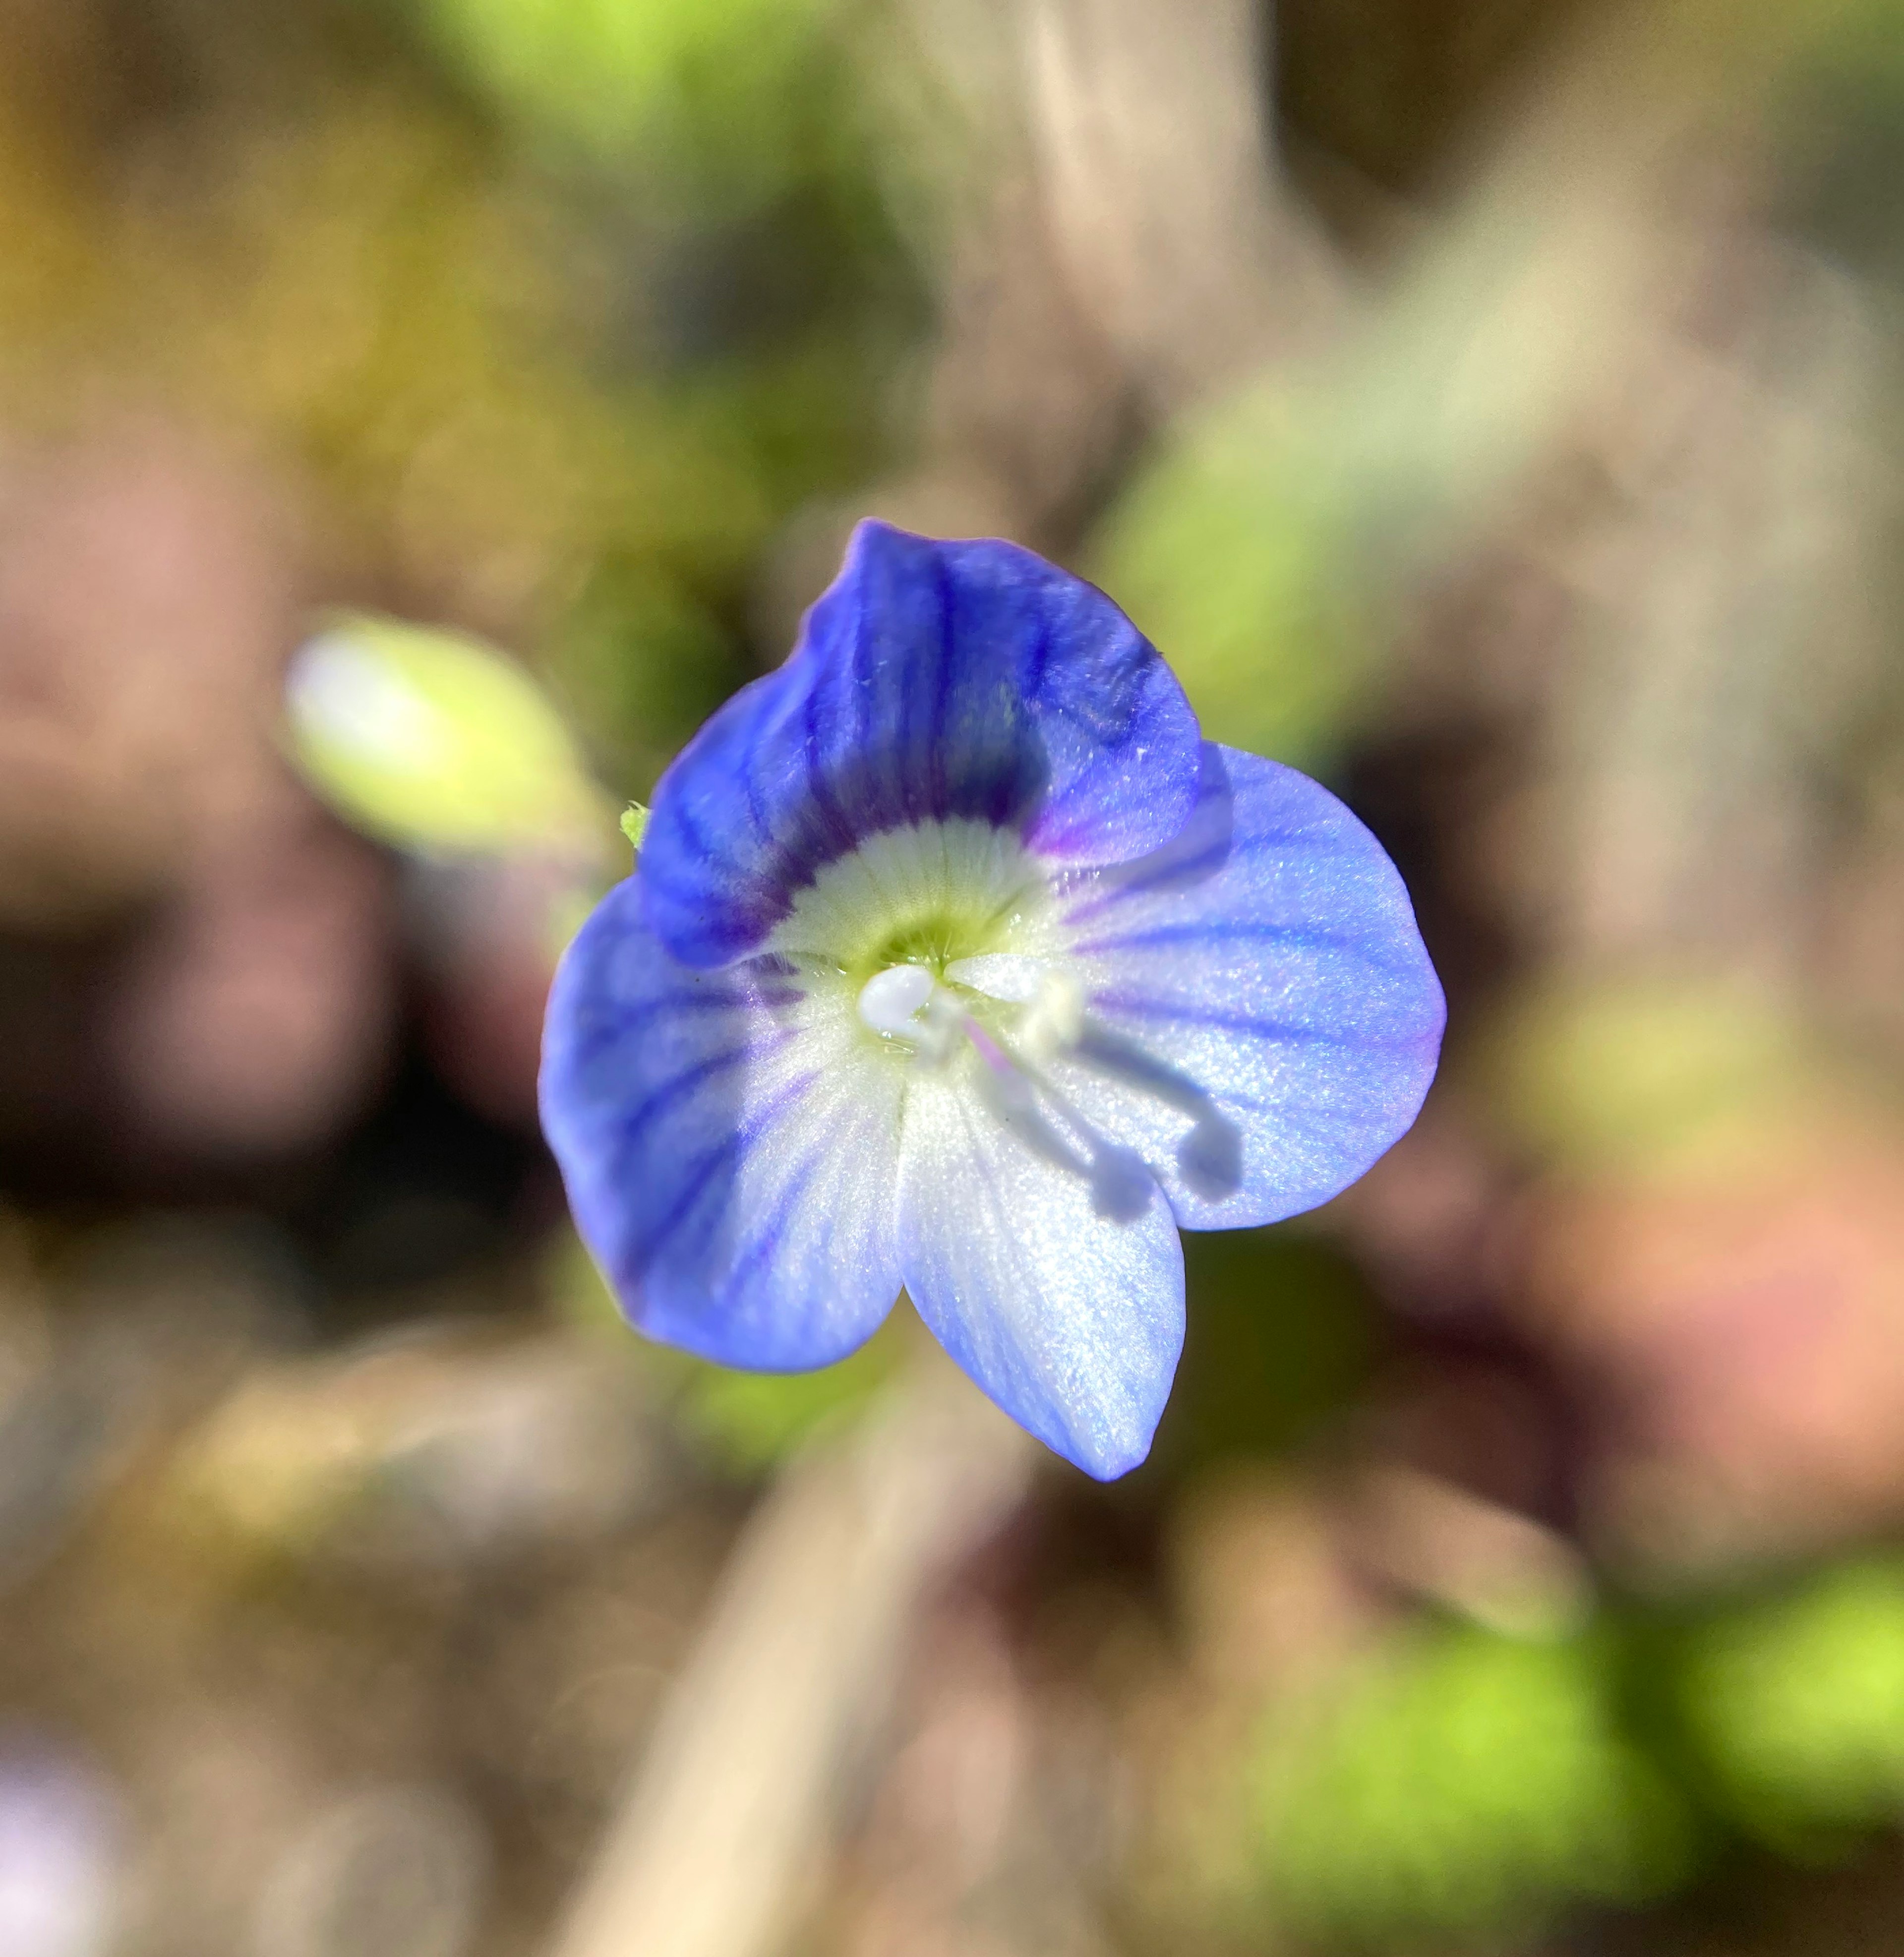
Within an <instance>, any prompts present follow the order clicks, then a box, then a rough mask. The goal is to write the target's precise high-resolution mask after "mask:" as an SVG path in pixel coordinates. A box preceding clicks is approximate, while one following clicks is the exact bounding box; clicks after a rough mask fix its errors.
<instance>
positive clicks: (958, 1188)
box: [542, 523, 1443, 1479]
mask: <svg viewBox="0 0 1904 1957" xmlns="http://www.w3.org/2000/svg"><path fill="white" fill-rule="evenodd" d="M1442 1019H1443V1006H1442V1000H1441V987H1440V986H1439V985H1438V984H1437V982H1436V979H1435V976H1434V969H1433V968H1432V967H1431V966H1430V964H1429V963H1428V955H1427V953H1425V951H1424V950H1423V949H1422V942H1421V939H1420V937H1419V935H1418V934H1417V932H1416V930H1415V918H1414V914H1413V912H1412V909H1411V908H1410V906H1409V899H1408V893H1407V892H1406V890H1404V889H1403V886H1402V882H1401V879H1400V877H1398V876H1397V875H1396V872H1395V869H1394V867H1393V865H1391V864H1390V862H1389V861H1388V859H1387V857H1386V856H1385V855H1384V854H1383V853H1382V851H1381V847H1380V846H1379V845H1378V844H1377V843H1376V842H1375V840H1374V838H1373V837H1372V836H1370V835H1369V833H1368V831H1367V830H1365V829H1364V828H1363V827H1362V824H1360V823H1358V821H1357V820H1355V817H1353V816H1352V815H1351V814H1349V811H1347V810H1346V808H1343V805H1341V804H1340V803H1339V801H1336V799H1335V798H1334V797H1333V796H1332V795H1330V794H1329V793H1328V792H1327V791H1326V790H1325V789H1321V788H1319V787H1318V786H1317V785H1316V784H1315V783H1314V782H1312V781H1310V780H1308V779H1307V778H1306V777H1305V776H1301V775H1299V774H1297V773H1295V772H1294V771H1293V770H1290V769H1289V768H1286V767H1280V766H1279V765H1278V764H1276V763H1275V762H1273V761H1267V760H1262V759H1260V758H1259V757H1257V756H1256V755H1254V754H1241V753H1238V751H1236V750H1235V749H1234V748H1222V747H1219V746H1217V745H1215V744H1214V743H1213V742H1210V741H1205V740H1204V739H1203V738H1202V735H1201V732H1200V730H1199V729H1198V727H1197V721H1196V718H1195V716H1194V714H1193V713H1191V709H1190V705H1189V703H1188V701H1187V700H1185V699H1184V694H1183V692H1182V690H1181V688H1179V687H1178V684H1177V682H1176V681H1175V678H1174V677H1173V676H1172V674H1171V672H1170V671H1169V668H1168V667H1166V666H1165V664H1164V663H1163V661H1162V659H1160V658H1159V656H1158V655H1157V653H1156V651H1155V650H1154V649H1153V647H1151V646H1150V644H1148V643H1147V642H1146V640H1144V639H1143V637H1142V636H1141V635H1140V634H1139V633H1138V632H1137V630H1136V628H1134V626H1133V625H1132V624H1131V622H1130V621H1129V620H1128V619H1127V618H1125V617H1124V615H1123V614H1122V613H1121V612H1119V611H1118V609H1117V608H1116V606H1115V605H1113V604H1112V602H1110V600H1109V599H1107V598H1106V597H1105V596H1104V595H1103V594H1102V593H1101V592H1099V591H1097V590H1094V589H1093V587H1092V586H1090V585H1088V584H1085V583H1082V582H1081V581H1080V580H1078V579H1077V578H1074V577H1070V576H1067V574H1065V573H1064V572H1063V571H1058V570H1057V569H1055V567H1053V566H1052V565H1050V564H1046V563H1045V562H1044V561H1042V559H1041V558H1037V557H1035V556H1033V555H1032V554H1031V553H1030V552H1029V551H1025V550H1021V549H1019V548H1017V546H1016V545H1011V544H1005V543H995V542H976V543H938V542H932V541H931V540H929V539H925V538H923V537H916V536H908V535H907V534H906V533H904V532H903V531H900V530H892V529H889V528H888V527H887V526H885V525H884V524H881V523H863V524H862V525H861V526H860V527H859V530H858V531H857V532H856V534H855V536H854V538H853V541H852V545H851V548H850V549H849V551H848V553H847V556H846V565H845V567H844V568H843V571H841V573H840V577H839V579H838V580H837V582H836V583H834V584H833V587H832V588H831V590H829V591H828V592H827V593H826V594H825V595H824V596H823V597H822V598H821V599H820V601H819V602H818V604H817V605H814V608H813V610H812V611H811V613H810V614H809V615H808V618H807V621H806V624H805V629H804V630H803V631H802V635H801V638H800V643H799V645H798V646H797V647H795V650H794V652H793V653H792V656H791V657H790V658H789V659H788V660H787V662H786V664H785V665H784V666H782V667H781V668H780V670H779V671H778V672H774V673H772V674H770V675H768V676H767V678H764V679H761V680H757V681H755V682H754V684H752V685H751V686H749V687H748V688H746V689H745V691H742V692H741V693H740V694H737V695H736V696H735V697H734V698H733V699H732V700H729V702H728V703H727V704H726V706H725V707H723V708H722V709H721V710H720V712H719V713H716V715H715V716H713V719H711V720H710V721H709V722H708V723H707V726H705V727H704V728H703V729H701V732H700V733H699V734H698V735H696V736H695V737H694V739H693V740H692V741H691V742H689V744H688V746H687V748H685V750H684V751H682V754H681V755H680V756H679V757H678V759H677V760H675V763H674V764H673V765H672V767H670V768H669V770H668V772H667V773H666V775H664V776H663V778H662V780H661V783H660V786H659V788H658V789H656V794H655V798H654V808H653V817H652V820H651V821H650V825H649V827H648V830H647V836H646V838H645V840H644V844H643V847H642V851H641V857H640V864H639V865H638V867H637V870H636V871H635V874H634V875H633V876H632V877H630V878H629V879H628V880H627V881H626V882H625V883H624V884H621V885H620V886H619V887H618V888H616V889H615V890H612V891H611V892H610V893H609V895H608V896H607V897H606V898H605V899H603V903H602V904H601V906H600V907H599V909H597V910H596V912H595V913H594V915H593V916H592V917H591V918H590V919H589V921H588V922H587V924H586V925H584V927H583V929H582V931H581V934H580V936H579V937H577V940H576V941H575V942H574V944H573V945H572V946H571V948H570V950H569V951H568V956H566V958H565V960H564V961H563V963H562V966H561V971H560V972H559V973H558V975H557V977H556V980H555V989H554V991H553V994H552V996H551V998H550V1001H549V1024H548V1031H547V1035H546V1045H545V1050H544V1057H543V1063H542V1121H543V1124H544V1127H546V1130H547V1131H548V1134H549V1140H550V1143H552V1146H553V1147H554V1149H555V1153H556V1156H557V1158H558V1160H559V1161H560V1162H561V1167H562V1171H563V1174H564V1175H565V1178H566V1180H567V1183H568V1193H569V1200H570V1202H571V1204H572V1206H573V1207H574V1213H575V1217H576V1221H577V1224H578V1225H579V1226H580V1230H581V1232H582V1235H583V1236H584V1238H585V1239H586V1240H587V1242H588V1244H589V1246H590V1249H591V1250H593V1253H594V1254H595V1256H596V1259H597V1260H599V1263H600V1264H601V1266H602V1267H603V1270H604V1271H605V1272H606V1274H607V1276H608V1278H609V1281H610V1282H611V1283H612V1285H613V1287H614V1288H615V1291H616V1293H617V1294H618V1296H619V1297H620V1298H621V1302H622V1304H623V1306H624V1307H625V1310H626V1311H627V1313H628V1317H630V1319H631V1320H632V1321H633V1323H634V1324H635V1325H636V1326H638V1327H639V1328H640V1329H641V1330H642V1331H644V1332H645V1333H648V1334H649V1335H650V1336H652V1337H653V1338H656V1339H663V1340H665V1341H666V1342H668V1343H669V1344H670V1345H679V1346H683V1347H685V1348H687V1349H688V1350H689V1351H690V1352H697V1353H700V1354H701V1355H703V1356H704V1357H705V1358H710V1359H715V1360H719V1361H722V1362H723V1363H724V1364H729V1365H734V1366H744V1367H755V1368H759V1369H762V1370H766V1371H794V1370H798V1369H800V1368H803V1367H813V1366H823V1365H825V1364H827V1363H828V1362H829V1361H833V1360H835V1359H837V1358H840V1357H842V1356H843V1355H844V1354H846V1353H847V1352H851V1351H852V1349H853V1348H855V1347H856V1345H859V1344H860V1342H862V1340H864V1339H865V1338H867V1337H868V1335H869V1334H871V1333H872V1332H873V1331H874V1330H875V1328H876V1327H877V1326H878V1325H879V1323H880V1322H881V1320H883V1319H884V1317H885V1316H886V1314H887V1312H888V1311H889V1310H890V1309H891V1307H892V1305H893V1301H894V1299H895V1298H897V1295H898V1293H899V1291H900V1287H901V1286H902V1285H903V1286H904V1287H905V1288H906V1291H908V1292H909V1294H910V1295H911V1297H912V1301H913V1303H914V1304H915V1305H916V1307H918V1309H919V1314H920V1315H921V1317H923V1318H924V1319H925V1322H926V1323H927V1324H928V1325H929V1326H931V1329H932V1330H933V1331H934V1333H935V1334H936V1335H937V1336H938V1339H939V1340H940V1341H941V1343H942V1344H943V1345H944V1346H945V1348H946V1349H947V1352H950V1354H951V1355H952V1356H953V1358H955V1359H956V1360H957V1361H958V1362H959V1364H960V1365H961V1366H963V1367H964V1368H965V1370H966V1372H967V1373H969V1374H970V1375H971V1376H972V1377H973V1379H974V1380H976V1381H977V1382H978V1383H979V1386H982V1388H983V1389H984V1390H985V1392H986V1393H988V1394H989V1395H990V1396H992V1399H994V1400H995V1401H996V1402H998V1405H1001V1407H1003V1408H1004V1409H1005V1410H1006V1412H1008V1413H1010V1414H1011V1415H1012V1416H1013V1417H1014V1418H1016V1419H1017V1420H1018V1421H1020V1422H1021V1423H1022V1424H1023V1425H1024V1426H1025V1427H1028V1428H1029V1430H1030V1431H1032V1432H1033V1434H1036V1435H1037V1436H1038V1437H1039V1439H1040V1440H1043V1441H1044V1442H1045V1443H1047V1444H1048V1446H1052V1447H1053V1448H1055V1450H1057V1451H1058V1453H1061V1454H1063V1455H1065V1456H1067V1457H1068V1458H1069V1459H1071V1460H1072V1461H1074V1462H1077V1465H1079V1466H1080V1467H1081V1468H1083V1469H1086V1470H1087V1471H1088V1472H1090V1473H1091V1474H1093V1475H1098V1476H1099V1477H1101V1478H1105V1479H1109V1478H1112V1477H1113V1476H1115V1475H1121V1474H1123V1473H1124V1472H1126V1471H1127V1470H1128V1469H1131V1468H1133V1467H1134V1466H1135V1465H1137V1462H1140V1461H1141V1460H1142V1459H1143V1457H1144V1456H1145V1455H1146V1454H1147V1453H1148V1452H1149V1450H1150V1438H1151V1435H1152V1434H1153V1431H1155V1429H1156V1424H1157V1421H1158V1418H1159V1415H1161V1414H1162V1411H1163V1405H1164V1402H1165V1399H1166V1397H1167V1396H1168V1395H1169V1390H1170V1382H1171V1379H1172V1375H1173V1374H1174V1373H1175V1370H1176V1365H1177V1359H1178V1354H1179V1352H1180V1351H1181V1348H1182V1345H1183V1332H1184V1277H1183V1254H1182V1247H1181V1244H1180V1243H1179V1241H1178V1234H1177V1233H1178V1230H1179V1228H1183V1229H1193V1230H1207V1229H1229V1228H1238V1227H1241V1226H1245V1225H1251V1224H1257V1223H1268V1222H1273V1221H1275V1220H1276V1219H1278V1218H1279V1217H1284V1216H1292V1215H1294V1214H1295V1212H1297V1211H1298V1210H1303V1209H1310V1208H1311V1207H1313V1206H1314V1205H1315V1204H1317V1203H1321V1202H1324V1201H1326V1200H1327V1198H1329V1197H1331V1196H1333V1195H1334V1194H1335V1193H1336V1191H1337V1190H1340V1189H1342V1188H1343V1187H1346V1185H1347V1184H1349V1183H1350V1182H1352V1181H1354V1180H1355V1178H1356V1177H1358V1175H1361V1174H1362V1172H1363V1171H1364V1170H1365V1169H1366V1168H1368V1166H1369V1165H1370V1164H1371V1162H1374V1160H1375V1159H1376V1158H1377V1156H1380V1155H1381V1153H1382V1152H1383V1151H1384V1149H1387V1147H1388V1146H1390V1143H1393V1141H1394V1140H1396V1137H1398V1136H1400V1135H1401V1134H1402V1133H1403V1132H1404V1131H1405V1130H1406V1129H1407V1127H1408V1126H1409V1123H1410V1122H1411V1121H1413V1120H1414V1118H1415V1111H1416V1110H1417V1109H1418V1108H1419V1106H1420V1105H1421V1102H1422V1096H1423V1095H1424V1094H1425V1093H1426V1092H1427V1091H1428V1083H1429V1081H1430V1080H1431V1078H1432V1077H1433V1075H1434V1066H1435V1060H1436V1057H1437V1053H1438V1051H1439V1048H1440V1045H1441V1026H1442Z"/></svg>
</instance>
